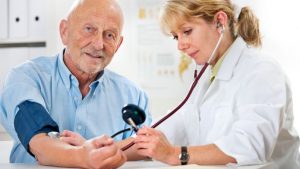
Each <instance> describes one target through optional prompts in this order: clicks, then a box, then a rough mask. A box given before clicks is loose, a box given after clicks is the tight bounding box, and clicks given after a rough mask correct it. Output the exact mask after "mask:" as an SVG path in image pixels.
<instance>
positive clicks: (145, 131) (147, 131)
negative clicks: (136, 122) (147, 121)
mask: <svg viewBox="0 0 300 169" xmlns="http://www.w3.org/2000/svg"><path fill="white" fill-rule="evenodd" d="M137 135H138V136H139V135H147V136H149V135H162V132H161V131H159V130H156V129H153V128H150V127H145V126H144V127H142V128H141V129H139V131H138V132H137Z"/></svg>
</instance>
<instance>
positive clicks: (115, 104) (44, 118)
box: [0, 0, 151, 168]
mask: <svg viewBox="0 0 300 169" xmlns="http://www.w3.org/2000/svg"><path fill="white" fill-rule="evenodd" d="M122 26H123V15H122V12H121V9H120V7H119V6H118V4H117V3H116V2H115V1H114V0H78V1H76V2H75V4H74V5H73V6H72V9H71V10H70V13H69V15H68V17H67V18H66V19H63V20H62V21H61V23H60V35H61V39H62V42H63V44H64V45H65V46H66V47H65V49H64V50H63V51H62V52H61V53H60V54H58V55H57V56H56V57H39V58H36V59H34V60H31V61H29V62H26V63H24V64H22V65H20V66H18V67H15V68H14V69H12V70H11V71H10V73H9V75H8V77H7V79H6V83H5V86H4V89H3V93H2V94H1V101H0V102H1V121H2V123H3V125H4V126H5V128H6V129H7V131H8V132H9V133H10V135H11V136H12V137H13V139H14V141H15V144H14V147H13V149H12V151H11V157H10V160H11V162H16V163H36V162H38V163H40V164H42V165H54V166H62V167H81V168H117V167H119V166H120V165H122V164H123V163H124V162H125V161H126V156H125V155H124V153H123V152H122V151H121V150H119V149H118V147H117V145H116V144H115V143H114V141H113V140H112V139H111V138H109V137H108V136H100V137H96V136H99V135H103V134H108V135H111V134H113V133H115V132H116V131H118V130H121V129H124V128H127V127H128V126H127V125H126V124H125V123H124V122H123V120H122V117H121V109H122V107H123V106H124V105H125V104H128V103H132V104H136V105H139V106H140V107H141V108H143V109H144V110H146V113H147V119H146V124H148V125H149V123H150V122H151V118H150V116H149V114H148V98H147V96H146V94H145V93H144V92H143V91H142V90H141V89H139V88H138V87H137V86H136V85H135V84H133V83H132V82H130V81H129V80H127V79H126V78H124V77H121V76H120V75H117V74H116V73H113V72H111V71H109V70H107V69H105V67H106V66H107V65H108V64H109V63H110V61H111V60H112V58H113V56H114V54H115V53H116V51H117V50H118V48H119V47H120V45H121V43H122V40H123V37H122V36H121V30H122ZM62 130H71V131H74V132H77V133H79V134H80V135H82V136H83V137H84V138H86V139H88V140H87V141H84V143H83V144H82V145H80V146H74V145H72V144H68V143H66V142H64V141H61V140H58V139H53V138H51V137H49V134H48V133H49V132H53V131H55V132H59V131H62ZM131 134H132V133H131V132H128V133H125V134H123V135H121V136H118V137H116V141H119V140H123V139H125V138H127V137H129V136H130V135H131Z"/></svg>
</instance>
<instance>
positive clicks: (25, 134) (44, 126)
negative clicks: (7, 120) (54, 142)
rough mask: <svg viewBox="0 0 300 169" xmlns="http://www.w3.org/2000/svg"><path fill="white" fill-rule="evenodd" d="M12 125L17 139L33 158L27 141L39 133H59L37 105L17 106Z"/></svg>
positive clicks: (54, 124) (51, 120) (42, 109)
mask: <svg viewBox="0 0 300 169" xmlns="http://www.w3.org/2000/svg"><path fill="white" fill-rule="evenodd" d="M18 108H19V111H18V112H17V114H16V117H15V120H14V125H15V130H16V132H17V135H18V138H19V140H20V142H21V144H22V145H23V146H24V148H25V149H26V150H27V152H28V153H29V154H30V155H32V156H34V155H33V154H32V153H31V152H30V150H29V141H30V140H31V138H32V137H33V136H35V135H37V134H39V133H48V132H50V131H57V132H58V131H59V129H58V126H57V124H56V122H55V121H53V119H52V118H51V117H50V115H49V114H48V112H47V111H46V110H45V108H44V107H43V106H42V105H41V104H38V103H35V102H30V101H24V102H22V103H21V104H19V105H18Z"/></svg>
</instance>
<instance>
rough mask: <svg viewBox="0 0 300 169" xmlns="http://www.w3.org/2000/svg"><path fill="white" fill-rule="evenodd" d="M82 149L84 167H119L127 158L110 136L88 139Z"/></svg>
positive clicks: (108, 168)
mask: <svg viewBox="0 0 300 169" xmlns="http://www.w3.org/2000/svg"><path fill="white" fill-rule="evenodd" d="M80 149H81V152H82V154H81V155H82V160H83V161H84V165H83V166H84V168H93V169H94V168H95V169H96V168H97V169H112V168H118V167H120V166H121V165H122V164H123V163H125V161H126V160H127V159H126V156H125V154H124V153H123V151H121V150H120V149H119V148H118V147H117V145H116V144H115V143H114V142H113V139H112V138H110V137H108V136H100V137H96V138H93V139H90V140H87V141H85V142H84V143H83V145H82V146H80Z"/></svg>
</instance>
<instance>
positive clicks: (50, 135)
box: [47, 131, 60, 139]
mask: <svg viewBox="0 0 300 169" xmlns="http://www.w3.org/2000/svg"><path fill="white" fill-rule="evenodd" d="M47 135H48V136H49V137H50V138H53V139H59V137H60V133H59V132H56V131H51V132H49V133H48V134H47Z"/></svg>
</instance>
